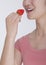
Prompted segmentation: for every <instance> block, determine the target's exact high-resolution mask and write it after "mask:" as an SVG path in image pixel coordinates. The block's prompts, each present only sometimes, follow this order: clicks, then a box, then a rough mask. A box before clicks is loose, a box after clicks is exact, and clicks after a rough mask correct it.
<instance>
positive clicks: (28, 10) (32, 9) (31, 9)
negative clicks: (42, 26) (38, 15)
mask: <svg viewBox="0 0 46 65" xmlns="http://www.w3.org/2000/svg"><path fill="white" fill-rule="evenodd" d="M25 10H26V12H27V13H29V12H32V11H34V8H25Z"/></svg>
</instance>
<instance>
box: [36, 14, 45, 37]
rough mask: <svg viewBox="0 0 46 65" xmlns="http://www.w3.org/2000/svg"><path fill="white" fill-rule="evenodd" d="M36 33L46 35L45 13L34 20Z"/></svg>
mask: <svg viewBox="0 0 46 65" xmlns="http://www.w3.org/2000/svg"><path fill="white" fill-rule="evenodd" d="M36 35H38V36H39V37H40V36H46V15H44V16H42V17H41V18H39V19H38V20H36Z"/></svg>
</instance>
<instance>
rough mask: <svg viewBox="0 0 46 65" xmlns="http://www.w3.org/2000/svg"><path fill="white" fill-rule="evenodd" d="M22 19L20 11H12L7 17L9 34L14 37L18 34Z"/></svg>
mask: <svg viewBox="0 0 46 65" xmlns="http://www.w3.org/2000/svg"><path fill="white" fill-rule="evenodd" d="M20 19H21V16H20V15H19V14H18V13H11V14H10V15H8V16H7V17H6V31H7V35H8V36H10V37H12V38H14V37H15V36H16V34H17V30H18V23H19V20H20Z"/></svg>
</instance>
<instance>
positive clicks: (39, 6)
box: [23, 0, 46, 19]
mask: <svg viewBox="0 0 46 65" xmlns="http://www.w3.org/2000/svg"><path fill="white" fill-rule="evenodd" d="M45 1H46V0H23V6H24V8H25V10H26V13H27V17H28V18H29V19H38V18H40V17H41V16H43V15H44V14H45V13H46V3H45Z"/></svg>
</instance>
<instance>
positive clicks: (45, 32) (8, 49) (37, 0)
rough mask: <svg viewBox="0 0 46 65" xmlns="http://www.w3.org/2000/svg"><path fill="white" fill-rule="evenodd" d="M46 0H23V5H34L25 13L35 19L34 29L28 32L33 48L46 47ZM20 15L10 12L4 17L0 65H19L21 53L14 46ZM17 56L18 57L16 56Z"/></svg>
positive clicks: (29, 17)
mask: <svg viewBox="0 0 46 65" xmlns="http://www.w3.org/2000/svg"><path fill="white" fill-rule="evenodd" d="M45 1H46V0H23V6H24V8H26V7H34V11H33V12H30V13H27V18H28V19H36V29H35V30H34V31H33V32H32V33H29V34H28V37H29V42H32V44H31V45H32V47H33V48H35V49H39V50H40V49H46V3H45ZM21 17H22V16H20V15H18V14H17V13H11V14H9V15H8V16H7V17H6V30H7V34H6V39H5V45H4V49H3V53H2V57H1V61H0V65H21V60H22V58H21V53H20V52H19V51H18V50H17V49H15V48H14V43H15V37H16V35H17V30H18V24H19V20H20V19H21ZM18 57H19V58H18Z"/></svg>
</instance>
